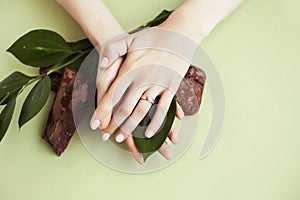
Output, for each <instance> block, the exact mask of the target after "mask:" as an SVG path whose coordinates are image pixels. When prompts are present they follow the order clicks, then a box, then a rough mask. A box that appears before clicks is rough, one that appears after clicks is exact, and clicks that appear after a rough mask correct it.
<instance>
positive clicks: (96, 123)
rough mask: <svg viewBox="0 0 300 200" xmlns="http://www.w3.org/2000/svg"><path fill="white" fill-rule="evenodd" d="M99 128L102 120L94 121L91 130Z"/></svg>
mask: <svg viewBox="0 0 300 200" xmlns="http://www.w3.org/2000/svg"><path fill="white" fill-rule="evenodd" d="M99 126H100V120H98V119H96V120H95V121H93V123H92V124H91V129H93V130H96V129H97V128H98V127H99Z"/></svg>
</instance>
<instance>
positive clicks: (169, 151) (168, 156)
mask: <svg viewBox="0 0 300 200" xmlns="http://www.w3.org/2000/svg"><path fill="white" fill-rule="evenodd" d="M165 156H166V159H168V160H171V159H172V158H173V153H172V151H171V149H168V150H166V155H165Z"/></svg>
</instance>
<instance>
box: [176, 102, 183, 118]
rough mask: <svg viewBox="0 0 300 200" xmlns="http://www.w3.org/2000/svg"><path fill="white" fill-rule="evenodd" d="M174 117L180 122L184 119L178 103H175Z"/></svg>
mask: <svg viewBox="0 0 300 200" xmlns="http://www.w3.org/2000/svg"><path fill="white" fill-rule="evenodd" d="M176 117H177V118H178V119H179V120H182V119H183V117H184V112H183V110H182V108H181V106H180V105H179V104H178V102H176Z"/></svg>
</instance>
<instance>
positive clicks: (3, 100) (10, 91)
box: [0, 72, 34, 105]
mask: <svg viewBox="0 0 300 200" xmlns="http://www.w3.org/2000/svg"><path fill="white" fill-rule="evenodd" d="M32 78H34V77H29V76H26V75H25V74H22V73H21V72H13V73H12V74H10V75H9V76H8V77H6V78H5V79H4V80H3V81H1V82H0V104H1V105H4V104H7V102H8V101H9V100H10V99H11V98H12V97H13V96H15V95H16V94H17V93H18V92H19V90H20V89H22V87H23V86H24V85H25V84H26V83H28V81H29V80H31V79H32Z"/></svg>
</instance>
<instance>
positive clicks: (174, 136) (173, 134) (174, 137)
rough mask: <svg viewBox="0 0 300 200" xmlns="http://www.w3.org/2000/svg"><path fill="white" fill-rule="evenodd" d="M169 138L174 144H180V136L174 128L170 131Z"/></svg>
mask: <svg viewBox="0 0 300 200" xmlns="http://www.w3.org/2000/svg"><path fill="white" fill-rule="evenodd" d="M168 138H169V140H170V141H171V142H172V143H173V144H178V143H179V136H178V133H177V131H176V130H175V129H174V128H172V129H171V130H170V133H169V135H168Z"/></svg>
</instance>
